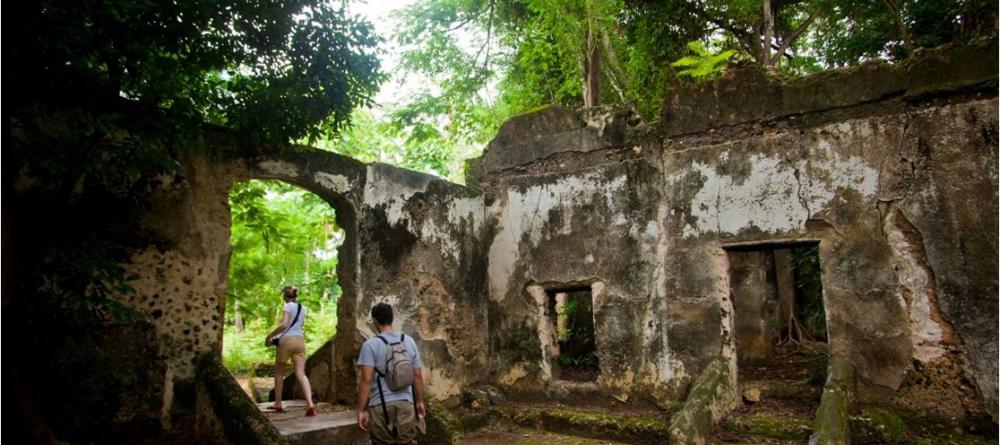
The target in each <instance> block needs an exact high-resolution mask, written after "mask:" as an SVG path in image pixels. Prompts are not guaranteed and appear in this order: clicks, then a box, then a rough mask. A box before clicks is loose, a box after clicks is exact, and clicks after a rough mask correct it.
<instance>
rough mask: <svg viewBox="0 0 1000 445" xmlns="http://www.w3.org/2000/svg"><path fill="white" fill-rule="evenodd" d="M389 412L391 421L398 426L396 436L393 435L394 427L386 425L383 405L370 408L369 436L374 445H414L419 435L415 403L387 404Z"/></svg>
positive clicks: (397, 401)
mask: <svg viewBox="0 0 1000 445" xmlns="http://www.w3.org/2000/svg"><path fill="white" fill-rule="evenodd" d="M385 408H386V409H387V410H388V411H389V421H390V422H391V424H395V425H396V436H395V437H394V436H393V435H392V432H391V431H392V426H390V424H386V422H385V414H383V412H382V404H381V403H377V404H375V405H370V406H368V435H369V436H370V437H371V439H372V444H374V445H381V444H412V443H415V442H414V439H415V438H416V435H417V413H416V411H414V409H413V402H411V401H409V400H394V401H391V402H385Z"/></svg>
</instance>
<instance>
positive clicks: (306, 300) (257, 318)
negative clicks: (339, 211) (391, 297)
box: [223, 180, 344, 372]
mask: <svg viewBox="0 0 1000 445" xmlns="http://www.w3.org/2000/svg"><path fill="white" fill-rule="evenodd" d="M229 201H230V208H231V209H232V221H233V225H232V235H231V242H232V245H233V253H232V256H231V258H230V262H229V285H228V287H227V293H226V305H227V307H228V308H230V310H227V312H226V331H225V334H224V345H223V359H224V361H225V362H226V365H227V367H228V368H229V369H231V370H233V371H234V372H236V371H246V370H249V369H252V368H253V365H254V364H256V363H260V362H267V361H271V360H273V359H274V356H273V352H270V351H271V350H273V348H266V347H264V345H263V342H264V337H265V336H266V335H267V334H268V332H269V331H270V330H271V329H273V328H274V326H276V325H277V323H278V322H280V321H281V318H280V317H281V313H280V307H281V305H282V299H281V295H280V291H281V288H282V287H283V286H285V285H287V284H294V285H295V286H297V287H298V288H299V298H298V301H299V302H300V303H302V304H303V305H304V306H305V307H306V308H308V310H309V312H308V316H307V318H306V324H305V334H306V346H307V348H306V349H307V352H308V353H311V352H313V351H315V350H316V349H317V348H318V347H319V346H321V345H322V344H323V343H324V342H326V341H327V340H329V339H330V338H331V337H332V336H333V334H334V332H335V329H336V320H337V313H336V312H337V311H336V308H337V301H338V299H339V298H340V294H341V290H340V286H339V285H338V284H337V272H336V267H337V254H336V249H337V247H339V246H340V244H341V243H342V242H343V240H344V232H343V231H342V230H340V228H339V227H338V226H337V223H336V218H335V215H334V211H333V208H332V207H331V206H330V205H329V204H328V203H326V202H324V201H323V200H322V199H321V198H319V197H318V196H316V195H314V194H312V193H309V192H307V191H305V190H302V189H299V188H296V187H293V186H290V185H287V184H284V183H281V182H277V181H256V180H255V181H249V182H245V183H238V184H235V185H234V186H233V188H232V190H231V191H230V196H229ZM236 301H239V312H240V314H241V316H242V317H243V319H244V322H245V329H244V331H243V332H236V330H235V328H234V327H233V323H234V322H235V315H236V314H235V312H236V311H235V309H233V308H235V304H236Z"/></svg>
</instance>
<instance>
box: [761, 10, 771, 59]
mask: <svg viewBox="0 0 1000 445" xmlns="http://www.w3.org/2000/svg"><path fill="white" fill-rule="evenodd" d="M761 31H763V34H764V41H763V42H760V64H761V65H764V66H772V65H774V60H773V59H772V58H771V42H773V41H774V13H773V12H772V11H771V0H764V26H763V29H762V30H761Z"/></svg>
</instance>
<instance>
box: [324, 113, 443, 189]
mask: <svg viewBox="0 0 1000 445" xmlns="http://www.w3.org/2000/svg"><path fill="white" fill-rule="evenodd" d="M417 127H419V131H416V130H412V129H405V128H401V127H400V126H398V125H396V124H395V123H394V122H393V121H392V120H391V119H389V118H383V119H379V118H376V116H375V115H373V114H372V113H371V112H370V111H366V110H358V111H355V112H354V116H353V117H352V126H351V127H350V128H348V129H346V130H344V131H341V132H340V133H339V134H337V135H335V136H334V137H332V138H329V139H323V140H320V141H318V143H317V144H316V146H317V147H318V148H322V149H325V150H330V151H333V152H336V153H340V154H342V155H345V156H350V157H352V158H354V159H357V160H359V161H362V162H384V163H387V164H392V165H396V166H399V167H403V168H408V169H411V170H416V171H420V172H424V173H428V174H434V175H438V176H444V177H449V178H451V179H460V178H458V177H457V176H455V175H454V174H453V173H454V172H456V171H457V170H458V168H457V167H458V165H457V159H456V155H458V154H460V152H461V147H459V146H458V145H456V144H455V143H453V142H451V141H448V140H445V139H443V136H442V135H441V134H440V133H439V132H437V130H436V129H435V128H434V127H433V126H429V125H422V124H421V125H417Z"/></svg>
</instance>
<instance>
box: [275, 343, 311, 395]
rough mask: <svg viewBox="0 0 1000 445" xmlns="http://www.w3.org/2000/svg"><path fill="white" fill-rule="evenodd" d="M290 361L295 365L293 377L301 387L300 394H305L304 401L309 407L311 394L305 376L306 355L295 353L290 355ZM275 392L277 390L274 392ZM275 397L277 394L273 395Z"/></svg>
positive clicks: (307, 378)
mask: <svg viewBox="0 0 1000 445" xmlns="http://www.w3.org/2000/svg"><path fill="white" fill-rule="evenodd" d="M292 363H293V364H294V365H295V378H296V379H297V380H298V381H299V388H302V394H303V395H304V396H306V403H308V404H309V405H308V406H309V407H312V406H314V405H313V394H312V387H311V386H309V377H306V357H305V355H302V354H295V355H293V356H292ZM275 394H277V392H275ZM275 397H277V396H275Z"/></svg>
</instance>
